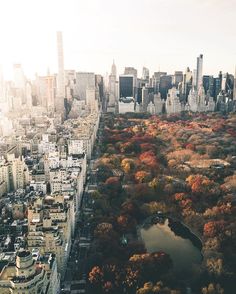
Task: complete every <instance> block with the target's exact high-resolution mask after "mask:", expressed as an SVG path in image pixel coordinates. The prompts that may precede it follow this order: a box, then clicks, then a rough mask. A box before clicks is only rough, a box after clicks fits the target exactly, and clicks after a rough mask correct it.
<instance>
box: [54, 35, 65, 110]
mask: <svg viewBox="0 0 236 294" xmlns="http://www.w3.org/2000/svg"><path fill="white" fill-rule="evenodd" d="M57 54H58V76H57V101H56V110H57V111H59V112H63V111H64V99H65V73H64V53H63V39H62V32H57Z"/></svg>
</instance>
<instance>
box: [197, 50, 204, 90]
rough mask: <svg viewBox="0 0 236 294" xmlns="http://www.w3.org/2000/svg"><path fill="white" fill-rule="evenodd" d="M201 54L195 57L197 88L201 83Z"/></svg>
mask: <svg viewBox="0 0 236 294" xmlns="http://www.w3.org/2000/svg"><path fill="white" fill-rule="evenodd" d="M202 70H203V55H202V54H200V55H199V57H198V58H197V89H199V88H200V86H201V85H202Z"/></svg>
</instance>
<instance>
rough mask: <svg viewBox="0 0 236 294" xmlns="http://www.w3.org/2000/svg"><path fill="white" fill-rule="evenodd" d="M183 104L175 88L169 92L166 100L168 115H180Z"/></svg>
mask: <svg viewBox="0 0 236 294" xmlns="http://www.w3.org/2000/svg"><path fill="white" fill-rule="evenodd" d="M180 112H181V103H180V100H179V91H178V90H177V89H176V88H175V87H174V88H172V89H170V90H169V91H168V95H167V99H166V113H167V114H172V113H180Z"/></svg>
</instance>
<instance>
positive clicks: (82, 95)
mask: <svg viewBox="0 0 236 294" xmlns="http://www.w3.org/2000/svg"><path fill="white" fill-rule="evenodd" d="M87 89H95V74H94V73H92V72H77V73H76V86H75V96H76V97H77V98H78V99H79V100H86V90H87Z"/></svg>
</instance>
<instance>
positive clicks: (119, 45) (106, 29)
mask: <svg viewBox="0 0 236 294" xmlns="http://www.w3.org/2000/svg"><path fill="white" fill-rule="evenodd" d="M110 2H111V1H107V0H102V1H92V0H90V1H86V3H82V2H81V1H73V0H70V1H67V5H65V1H60V3H58V2H55V1H51V2H50V3H46V1H41V2H37V1H35V2H34V3H33V4H32V3H31V2H30V1H28V0H24V1H20V3H19V1H14V0H11V1H8V2H7V3H1V4H0V6H1V11H4V15H3V16H2V18H1V20H0V24H1V28H0V35H1V36H2V40H3V42H2V46H1V48H0V64H1V65H2V66H3V70H4V73H5V76H6V78H7V79H8V78H10V77H11V76H12V67H13V64H14V63H21V64H22V67H23V69H24V71H25V73H26V75H27V76H28V77H30V78H32V77H33V76H34V74H35V73H36V72H38V73H39V74H40V75H44V74H46V72H47V68H48V67H49V68H50V71H51V72H57V54H56V45H55V40H56V31H58V30H61V31H62V32H63V38H64V56H65V69H75V70H76V71H93V72H96V73H101V74H105V73H106V72H108V73H110V67H111V64H112V60H113V59H115V62H116V65H117V69H118V73H119V74H121V73H123V69H124V67H125V66H133V67H135V68H137V69H138V73H139V75H141V70H142V67H143V66H146V67H148V68H149V69H150V72H154V71H158V70H159V69H160V70H163V71H167V72H168V73H173V72H174V71H175V70H182V71H185V69H186V67H187V66H189V67H190V68H191V69H195V68H196V59H195V57H196V56H197V55H199V54H200V53H202V54H203V55H204V60H205V62H204V68H203V74H212V75H217V74H218V72H219V71H220V70H222V71H223V72H230V73H233V74H234V68H235V63H236V42H235V38H234V32H233V31H232V30H230V29H229V28H230V27H231V26H232V25H233V19H234V18H235V15H236V8H235V5H234V4H235V1H227V3H222V1H217V0H215V1H213V0H210V1H195V0H192V1H188V2H187V1H184V0H178V1H169V2H168V3H165V2H163V1H161V0H159V1H153V0H149V1H148V2H147V4H146V5H145V6H143V5H141V6H140V5H139V3H138V2H137V1H136V4H135V6H134V4H133V2H132V1H131V0H129V1H126V2H125V1H123V0H122V1H120V2H119V5H118V4H116V5H114V3H110ZM45 5H46V6H45ZM55 5H57V6H56V9H55ZM13 7H14V9H13ZM124 8H125V9H124ZM183 10H184V12H183ZM36 12H37V15H36ZM114 12H115V13H114ZM205 15H207V17H205ZM9 16H11V18H10V21H9ZM95 28H96V29H95ZM213 36H216V37H214V38H213ZM229 44H230V46H229ZM216 60H217V63H216Z"/></svg>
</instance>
